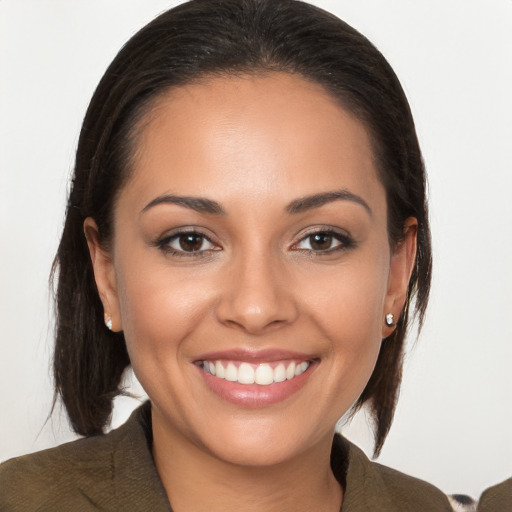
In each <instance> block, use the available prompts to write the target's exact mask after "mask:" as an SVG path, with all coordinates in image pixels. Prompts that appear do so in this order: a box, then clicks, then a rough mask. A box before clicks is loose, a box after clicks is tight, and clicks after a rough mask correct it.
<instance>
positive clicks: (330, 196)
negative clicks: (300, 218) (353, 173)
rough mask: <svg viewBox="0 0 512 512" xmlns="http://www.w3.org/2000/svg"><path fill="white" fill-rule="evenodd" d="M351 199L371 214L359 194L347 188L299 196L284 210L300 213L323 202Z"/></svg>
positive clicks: (370, 210)
mask: <svg viewBox="0 0 512 512" xmlns="http://www.w3.org/2000/svg"><path fill="white" fill-rule="evenodd" d="M340 200H341V201H351V202H353V203H357V204H359V205H361V206H362V207H363V208H364V209H365V210H366V211H367V212H368V213H369V214H370V217H371V216H372V209H371V208H370V206H369V205H368V203H367V202H366V201H365V200H364V199H363V198H362V197H360V196H358V195H356V194H353V193H352V192H349V191H348V190H345V189H343V190H334V191H330V192H322V193H320V194H313V195H311V196H305V197H301V198H299V199H295V200H294V201H292V202H291V203H290V204H289V205H288V206H287V207H286V211H287V212H288V213H290V214H296V213H302V212H306V211H308V210H312V209H314V208H320V207H321V206H324V205H325V204H328V203H332V202H333V201H340Z"/></svg>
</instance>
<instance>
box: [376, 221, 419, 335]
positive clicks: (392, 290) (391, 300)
mask: <svg viewBox="0 0 512 512" xmlns="http://www.w3.org/2000/svg"><path fill="white" fill-rule="evenodd" d="M417 232H418V221H417V219H415V218H414V217H409V218H408V219H406V221H405V222H404V237H403V239H402V240H401V241H400V242H399V243H398V244H397V246H396V247H395V248H394V250H393V254H392V255H391V263H390V269H389V278H388V290H387V296H386V301H385V306H384V312H383V318H384V321H383V329H382V337H383V338H387V337H388V336H390V335H391V334H392V333H393V331H394V330H395V328H396V323H397V321H398V319H399V318H400V315H401V314H402V310H403V308H404V305H405V301H406V299H407V292H408V289H409V281H410V279H411V275H412V272H413V269H414V265H415V263H416V242H417ZM390 318H393V319H394V321H393V322H390V321H388V319H390Z"/></svg>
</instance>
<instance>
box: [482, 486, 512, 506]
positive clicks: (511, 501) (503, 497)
mask: <svg viewBox="0 0 512 512" xmlns="http://www.w3.org/2000/svg"><path fill="white" fill-rule="evenodd" d="M477 511H478V512H512V478H509V479H508V480H505V481H504V482H501V484H498V485H495V486H494V487H489V489H487V490H486V491H484V492H483V493H482V496H481V497H480V500H479V502H478V508H477Z"/></svg>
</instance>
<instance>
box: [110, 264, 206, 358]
mask: <svg viewBox="0 0 512 512" xmlns="http://www.w3.org/2000/svg"><path fill="white" fill-rule="evenodd" d="M134 256H135V255H134ZM181 274H182V273H181ZM181 274H180V272H179V271H175V270H174V269H169V268H165V267H164V268H162V265H161V264H158V265H154V266H152V265H151V263H148V261H147V260H146V261H145V262H144V265H141V264H140V262H139V261H138V260H137V258H136V257H133V258H131V259H129V260H127V261H125V262H122V263H121V264H120V265H119V271H118V275H117V282H118V294H119V304H120V311H121V318H122V322H123V330H124V334H125V339H126V343H127V347H128V351H129V354H130V357H131V359H132V364H133V365H134V367H135V366H136V365H137V364H140V358H141V357H142V356H143V357H144V358H148V359H150V360H151V359H152V360H160V361H164V360H166V361H168V362H169V363H170V364H172V362H173V360H174V359H176V360H177V359H178V354H179V351H180V350H181V341H182V340H183V339H185V338H186V337H187V335H188V334H189V333H190V332H191V331H192V330H193V329H194V328H195V326H197V324H198V323H199V322H200V319H201V318H202V317H204V315H205V314H207V311H208V310H209V309H211V308H209V304H210V302H211V297H210V296H209V295H208V288H209V287H200V286H198V283H197V281H194V280H191V279H190V276H188V279H187V278H186V276H185V275H181ZM169 349H171V350H169Z"/></svg>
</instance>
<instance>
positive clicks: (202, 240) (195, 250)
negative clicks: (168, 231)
mask: <svg viewBox="0 0 512 512" xmlns="http://www.w3.org/2000/svg"><path fill="white" fill-rule="evenodd" d="M157 245H158V247H160V249H161V250H162V251H164V252H165V253H171V254H173V255H175V256H192V255H194V256H202V255H205V254H206V253H208V252H210V251H217V250H219V249H220V248H219V247H218V246H216V245H215V244H214V243H212V242H211V240H210V239H209V238H208V237H207V236H206V235H204V234H203V233H200V232H196V231H183V232H181V233H176V234H174V235H172V236H169V237H166V238H163V239H162V240H160V241H159V242H157Z"/></svg>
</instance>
